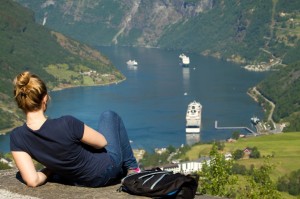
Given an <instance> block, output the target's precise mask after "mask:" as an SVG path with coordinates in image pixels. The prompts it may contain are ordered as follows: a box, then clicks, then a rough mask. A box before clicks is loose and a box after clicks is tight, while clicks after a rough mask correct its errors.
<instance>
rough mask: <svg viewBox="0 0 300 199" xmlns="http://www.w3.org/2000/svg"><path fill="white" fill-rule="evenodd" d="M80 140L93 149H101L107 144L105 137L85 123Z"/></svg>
mask: <svg viewBox="0 0 300 199" xmlns="http://www.w3.org/2000/svg"><path fill="white" fill-rule="evenodd" d="M81 141H82V142H83V143H85V144H87V145H90V146H92V147H94V148H95V149H101V148H103V147H105V146H106V145H107V141H106V139H105V137H104V136H103V135H102V134H101V133H99V132H98V131H96V130H94V129H92V128H90V127H89V126H87V125H84V132H83V136H82V139H81Z"/></svg>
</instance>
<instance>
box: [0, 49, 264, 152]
mask: <svg viewBox="0 0 300 199" xmlns="http://www.w3.org/2000/svg"><path fill="white" fill-rule="evenodd" d="M99 50H100V51H101V52H102V53H103V54H104V55H106V56H107V57H108V58H109V59H110V60H112V62H113V64H114V65H115V66H116V67H117V68H118V69H119V70H120V71H121V72H122V73H123V74H124V75H125V76H126V78H127V79H126V80H125V81H123V82H120V83H118V84H112V85H107V86H94V87H79V88H71V89H65V90H62V91H55V92H51V93H50V95H51V98H52V99H51V103H50V104H49V107H48V111H47V115H48V116H49V117H51V118H55V117H59V116H61V115H66V114H70V115H74V116H75V117H77V118H79V119H81V120H82V121H84V122H85V123H86V124H88V125H90V126H92V127H93V128H97V123H98V118H99V114H100V113H101V112H103V111H105V110H113V111H116V112H117V113H119V115H120V116H121V117H122V118H123V121H124V123H125V126H126V128H127V131H128V135H129V139H130V140H131V141H132V146H133V148H144V149H146V150H148V151H149V150H152V149H154V148H156V147H167V146H169V145H173V146H175V147H178V146H180V145H181V144H186V142H188V143H190V142H193V141H198V140H199V137H198V136H197V135H196V136H195V135H194V136H192V137H187V136H186V134H185V114H186V108H187V105H188V104H189V103H190V102H191V101H193V100H196V101H199V102H200V103H201V104H202V107H203V109H202V129H201V133H200V140H201V141H203V142H207V141H212V140H223V139H226V138H228V137H230V136H231V134H232V132H233V131H234V130H216V129H215V128H214V122H215V120H217V121H218V125H219V126H247V127H251V124H250V118H251V117H252V116H254V115H255V116H258V117H260V118H261V117H262V116H263V112H262V109H261V107H260V106H259V105H258V104H257V103H255V102H254V101H253V100H252V99H251V98H250V97H249V96H248V95H247V93H246V92H247V90H248V88H250V87H252V86H254V85H255V84H257V83H258V82H259V81H261V80H262V79H263V78H264V77H265V76H266V75H267V73H255V72H249V71H246V70H245V69H243V68H242V67H241V65H238V64H233V63H229V62H226V61H222V60H217V59H213V58H210V57H204V56H201V55H199V54H194V53H186V54H187V55H188V56H189V57H190V60H191V64H190V66H189V67H188V68H183V67H181V66H180V65H179V58H178V56H179V54H180V53H182V52H181V51H166V50H161V49H153V48H131V47H99ZM129 59H135V60H136V61H137V62H138V66H137V67H132V66H131V67H130V66H127V65H126V62H127V61H128V60H129ZM245 133H246V132H245ZM0 139H1V140H0V143H1V146H0V151H2V152H7V151H8V150H9V148H8V136H0Z"/></svg>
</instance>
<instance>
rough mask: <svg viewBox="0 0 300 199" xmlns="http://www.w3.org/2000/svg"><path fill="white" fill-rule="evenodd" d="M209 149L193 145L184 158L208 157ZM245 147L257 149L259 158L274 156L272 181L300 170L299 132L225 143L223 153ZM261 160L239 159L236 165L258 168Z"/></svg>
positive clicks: (202, 145)
mask: <svg viewBox="0 0 300 199" xmlns="http://www.w3.org/2000/svg"><path fill="white" fill-rule="evenodd" d="M211 147H212V145H211V144H199V145H195V146H193V147H192V148H191V150H190V151H188V152H187V153H186V157H188V158H189V159H190V160H195V159H197V158H199V157H200V156H201V155H202V156H205V155H208V154H209V152H210V150H211ZM246 147H257V148H258V150H259V152H260V154H261V157H266V156H272V155H274V157H271V158H270V163H272V164H274V166H275V170H274V172H273V173H272V178H273V179H277V178H278V177H279V176H283V175H285V174H289V173H291V172H292V171H295V170H298V169H300V132H293V133H281V134H275V135H266V136H259V137H249V138H243V139H239V140H238V141H237V142H234V143H225V148H224V153H225V152H231V153H233V152H234V151H235V150H237V149H245V148H246ZM263 160H264V158H259V159H241V160H238V161H237V163H239V164H243V165H245V166H246V167H248V168H249V167H250V166H251V165H252V164H253V165H254V166H255V167H258V166H260V165H262V164H263V163H264V161H263Z"/></svg>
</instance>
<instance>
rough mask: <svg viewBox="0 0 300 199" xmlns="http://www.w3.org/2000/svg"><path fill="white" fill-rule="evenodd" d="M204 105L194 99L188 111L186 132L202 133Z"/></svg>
mask: <svg viewBox="0 0 300 199" xmlns="http://www.w3.org/2000/svg"><path fill="white" fill-rule="evenodd" d="M201 112H202V105H201V104H200V103H199V102H196V101H193V102H191V103H190V104H189V105H188V108H187V111H186V128H185V132H186V133H200V129H201Z"/></svg>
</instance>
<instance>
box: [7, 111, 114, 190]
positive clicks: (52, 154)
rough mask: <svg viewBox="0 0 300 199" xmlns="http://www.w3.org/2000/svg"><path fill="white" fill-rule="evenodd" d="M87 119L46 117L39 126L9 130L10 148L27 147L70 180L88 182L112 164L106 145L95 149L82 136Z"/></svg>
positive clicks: (50, 167) (26, 149) (35, 155)
mask: <svg viewBox="0 0 300 199" xmlns="http://www.w3.org/2000/svg"><path fill="white" fill-rule="evenodd" d="M83 132H84V123H83V122H81V121H80V120H78V119H76V118H74V117H72V116H63V117H60V118H57V119H47V120H46V121H45V123H44V124H43V125H42V126H41V128H40V129H39V130H31V129H30V128H29V127H28V126H27V125H26V124H24V125H23V126H20V127H18V128H16V129H14V130H13V132H12V133H11V134H10V149H11V151H24V152H26V153H28V154H29V155H30V156H31V157H32V158H33V159H35V160H37V161H38V162H40V163H41V164H43V165H44V166H46V167H47V168H48V169H50V170H52V171H53V172H55V173H57V174H59V175H60V176H61V177H63V178H64V179H68V180H69V181H71V183H74V184H77V185H82V186H89V184H91V183H92V182H93V184H94V183H95V181H97V179H99V178H101V176H103V172H104V171H105V169H106V168H107V166H109V165H110V164H111V159H110V157H109V155H108V154H107V152H106V150H105V149H102V150H96V149H93V148H92V147H90V146H87V145H85V144H84V143H82V142H81V141H80V140H81V139H82V136H83Z"/></svg>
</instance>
